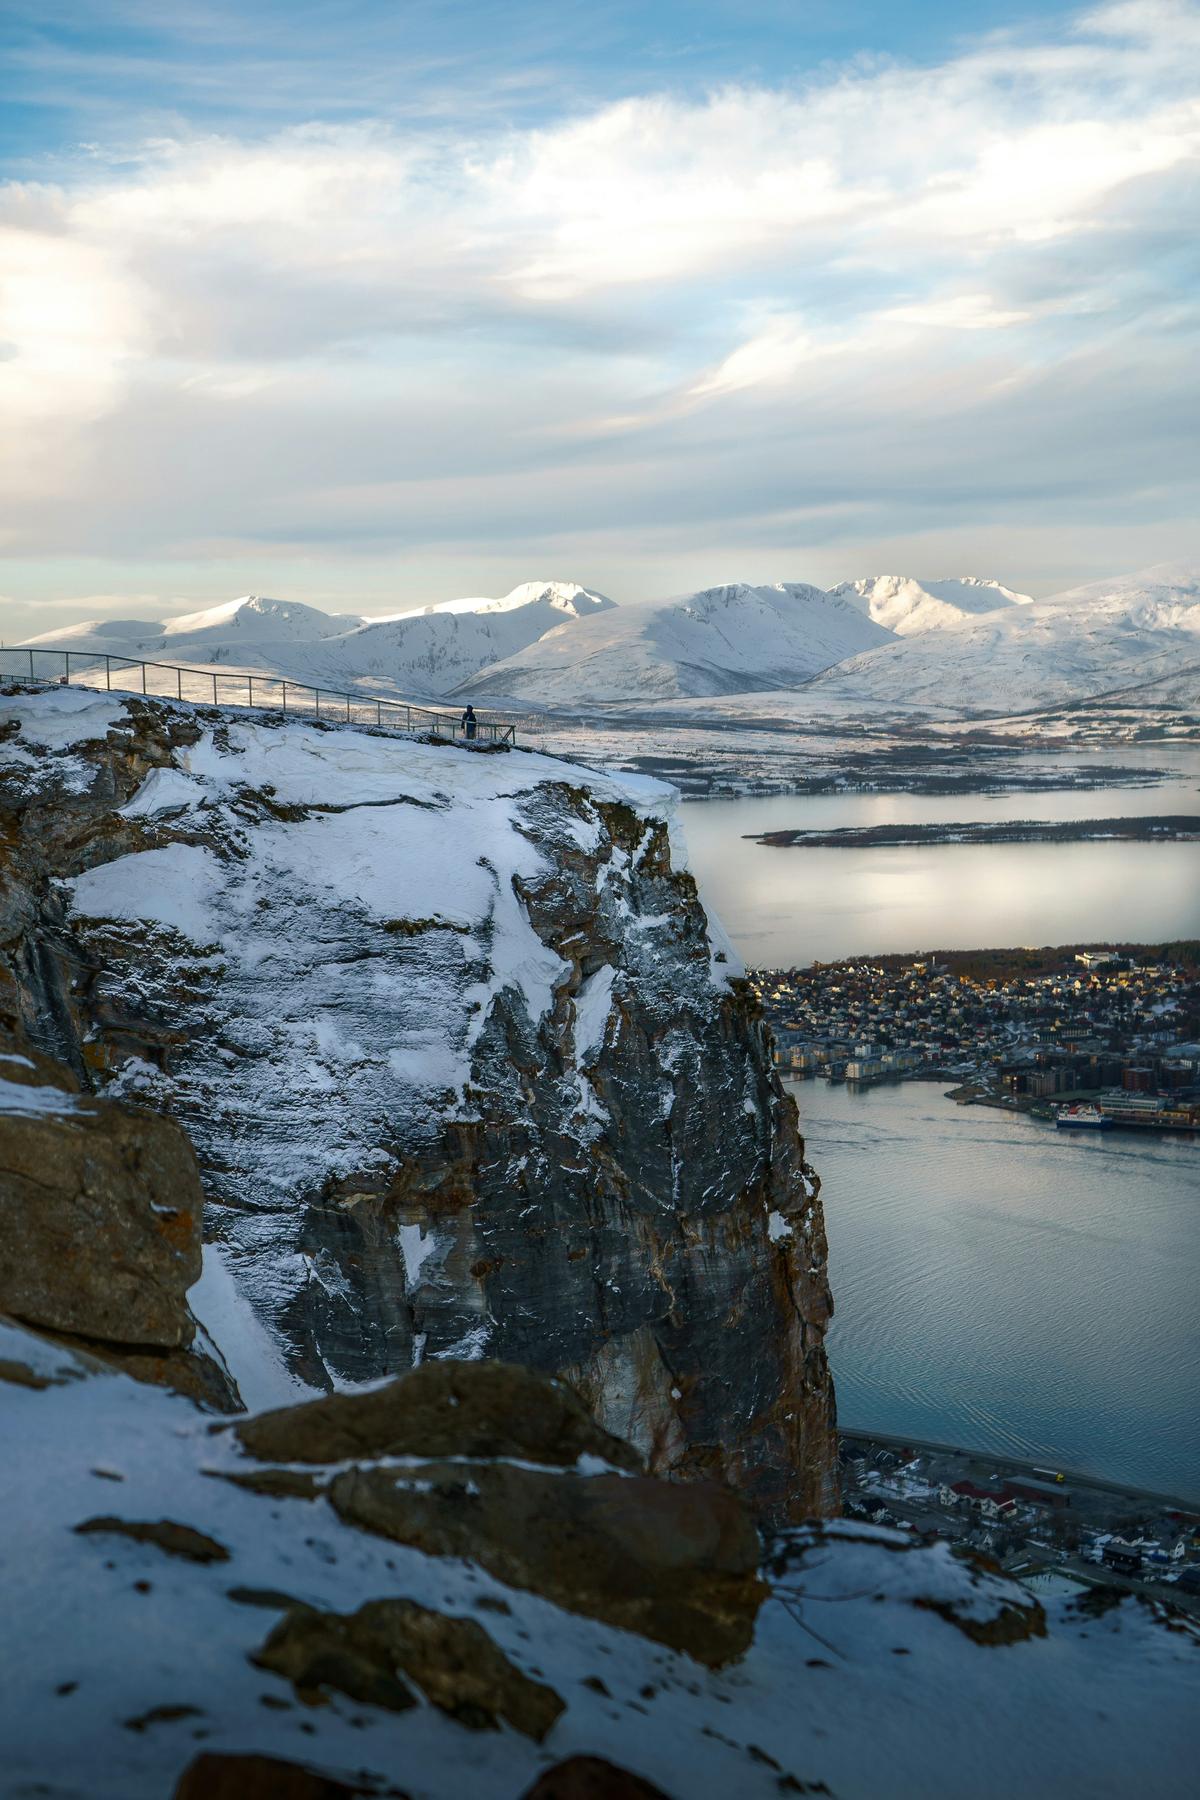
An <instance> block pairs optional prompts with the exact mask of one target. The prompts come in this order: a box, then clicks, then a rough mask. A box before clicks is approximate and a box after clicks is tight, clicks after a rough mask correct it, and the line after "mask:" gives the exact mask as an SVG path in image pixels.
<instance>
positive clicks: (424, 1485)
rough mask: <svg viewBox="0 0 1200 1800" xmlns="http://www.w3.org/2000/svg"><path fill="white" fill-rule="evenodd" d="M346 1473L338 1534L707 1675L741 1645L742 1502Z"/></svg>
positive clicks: (555, 1482) (748, 1552)
mask: <svg viewBox="0 0 1200 1800" xmlns="http://www.w3.org/2000/svg"><path fill="white" fill-rule="evenodd" d="M417 1473H418V1474H419V1479H418V1480H413V1479H411V1478H410V1477H409V1475H408V1474H407V1473H406V1472H404V1471H400V1470H395V1469H352V1470H349V1471H347V1472H346V1473H344V1474H342V1475H339V1476H338V1477H337V1478H336V1480H335V1481H334V1482H333V1484H332V1486H331V1488H330V1490H329V1491H330V1498H331V1500H332V1502H333V1505H334V1507H335V1508H336V1510H337V1511H338V1513H339V1514H340V1515H341V1517H342V1518H343V1519H345V1520H347V1521H348V1522H349V1523H350V1524H354V1525H359V1526H362V1527H365V1529H367V1530H368V1531H376V1532H379V1533H380V1534H381V1535H382V1536H384V1537H390V1538H394V1539H395V1540H396V1541H397V1542H398V1543H403V1544H411V1545H413V1546H414V1547H415V1548H417V1549H419V1550H422V1551H424V1552H425V1553H426V1554H427V1555H431V1556H465V1557H470V1558H472V1559H473V1560H474V1561H476V1562H478V1563H480V1564H481V1565H482V1567H483V1568H485V1569H487V1570H488V1572H489V1573H490V1574H492V1575H494V1576H496V1578H497V1579H498V1580H500V1581H504V1582H507V1583H508V1584H510V1585H511V1586H513V1587H518V1588H527V1589H529V1590H531V1591H532V1592H534V1593H537V1594H541V1595H543V1596H544V1597H545V1598H546V1599H548V1600H553V1601H554V1602H555V1603H556V1604H557V1605H559V1606H562V1607H565V1608H566V1609H567V1610H568V1611H570V1612H579V1613H585V1614H587V1615H588V1616H589V1617H591V1618H595V1619H601V1620H603V1621H604V1622H605V1623H606V1624H610V1625H619V1626H622V1627H624V1628H625V1629H626V1630H628V1631H636V1632H639V1633H641V1634H642V1636H644V1637H649V1638H654V1639H655V1640H657V1641H658V1642H659V1643H663V1644H668V1645H670V1646H671V1648H672V1649H675V1650H684V1651H686V1652H687V1653H688V1654H689V1655H690V1656H694V1657H695V1658H696V1659H697V1660H698V1661H700V1662H704V1663H708V1664H709V1665H710V1666H712V1667H719V1666H720V1665H721V1664H723V1663H727V1662H730V1661H731V1660H732V1659H733V1658H735V1657H737V1656H740V1655H741V1654H742V1653H743V1652H744V1651H745V1650H746V1649H747V1647H748V1645H749V1643H750V1640H751V1638H752V1637H753V1635H754V1621H755V1618H756V1616H757V1613H758V1609H759V1606H760V1604H761V1602H762V1600H763V1598H764V1596H765V1594H766V1591H767V1590H766V1588H765V1587H764V1586H763V1584H762V1583H761V1582H760V1581H759V1579H758V1575H757V1569H758V1561H759V1542H758V1535H757V1533H756V1531H755V1530H754V1527H753V1526H752V1524H751V1523H750V1518H749V1514H748V1512H747V1510H746V1507H745V1505H744V1504H743V1503H742V1501H741V1500H740V1499H739V1498H738V1496H737V1495H736V1494H734V1493H732V1492H731V1491H730V1490H729V1489H727V1488H722V1487H718V1486H716V1485H715V1484H713V1483H709V1482H686V1483H684V1482H664V1481H660V1480H657V1479H655V1478H653V1477H651V1476H636V1475H590V1476H581V1475H576V1474H566V1473H564V1474H551V1473H549V1472H546V1473H543V1472H541V1471H539V1470H536V1469H525V1468H516V1467H513V1466H512V1465H511V1464H506V1463H456V1464H445V1463H443V1464H436V1463H432V1464H424V1465H422V1466H421V1468H420V1470H419V1471H418V1472H417Z"/></svg>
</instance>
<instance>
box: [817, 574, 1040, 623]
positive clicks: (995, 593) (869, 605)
mask: <svg viewBox="0 0 1200 1800" xmlns="http://www.w3.org/2000/svg"><path fill="white" fill-rule="evenodd" d="M830 592H831V593H833V594H838V595H841V596H843V597H844V598H845V599H847V600H849V601H850V603H851V605H852V606H858V607H861V609H862V611H863V612H865V613H866V615H867V617H868V618H869V619H874V621H875V623H876V624H877V625H882V626H883V627H884V629H885V630H887V631H893V632H895V634H896V636H897V637H910V636H915V635H916V634H917V633H918V632H922V631H943V630H945V629H946V628H947V627H948V626H953V625H959V624H961V623H962V621H963V620H964V619H970V618H975V617H977V616H978V615H979V614H980V613H990V612H1000V611H1002V610H1003V609H1004V608H1005V607H1009V606H1029V605H1031V604H1032V600H1033V597H1032V595H1030V594H1017V593H1014V592H1013V590H1012V589H1011V588H1006V587H1003V586H1001V584H1000V582H998V581H985V580H980V578H979V577H978V576H976V575H964V576H961V577H959V578H958V579H956V580H952V581H923V580H920V581H919V580H917V579H916V578H915V577H914V576H912V575H868V576H866V577H864V578H863V579H862V580H860V581H843V582H841V583H840V584H839V585H838V586H837V587H835V588H831V589H830Z"/></svg>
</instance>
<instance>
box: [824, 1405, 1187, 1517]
mask: <svg viewBox="0 0 1200 1800" xmlns="http://www.w3.org/2000/svg"><path fill="white" fill-rule="evenodd" d="M837 1434H838V1438H839V1440H842V1441H845V1442H847V1443H851V1444H883V1445H886V1446H887V1447H888V1448H889V1449H892V1448H894V1449H897V1450H906V1449H907V1450H912V1451H914V1452H915V1453H916V1454H918V1455H922V1454H927V1455H932V1456H961V1457H964V1458H966V1459H967V1460H969V1461H971V1462H977V1463H990V1464H991V1465H992V1467H993V1468H995V1469H996V1470H997V1471H999V1472H1003V1471H1004V1470H1013V1471H1014V1472H1020V1473H1022V1474H1025V1475H1034V1474H1036V1472H1037V1470H1039V1469H1047V1468H1050V1467H1051V1463H1050V1462H1048V1461H1047V1462H1041V1463H1035V1462H1034V1461H1033V1459H1032V1458H1031V1457H1024V1456H1011V1455H1009V1454H1008V1453H1007V1452H1006V1451H999V1450H996V1451H993V1450H981V1449H971V1448H970V1447H969V1446H968V1445H965V1444H948V1443H942V1442H939V1441H938V1440H937V1439H936V1438H915V1437H909V1436H908V1435H907V1434H903V1433H896V1432H891V1431H860V1430H857V1429H856V1428H854V1427H853V1426H848V1425H840V1424H839V1425H838V1427H837ZM1055 1472H1056V1473H1061V1474H1062V1476H1063V1484H1062V1485H1063V1487H1064V1488H1073V1487H1078V1488H1088V1489H1089V1490H1091V1491H1092V1492H1094V1493H1100V1494H1112V1495H1114V1496H1115V1497H1116V1498H1117V1499H1120V1500H1131V1501H1134V1502H1135V1503H1137V1504H1139V1505H1140V1504H1142V1503H1144V1502H1147V1501H1148V1502H1150V1503H1151V1504H1152V1505H1156V1506H1161V1507H1162V1508H1163V1509H1164V1511H1170V1512H1183V1513H1187V1514H1188V1515H1193V1514H1194V1515H1200V1495H1197V1497H1196V1498H1195V1499H1192V1500H1187V1499H1184V1498H1182V1497H1181V1496H1180V1495H1178V1494H1164V1493H1162V1492H1161V1491H1160V1490H1159V1489H1157V1488H1140V1487H1130V1486H1127V1485H1125V1484H1124V1483H1122V1482H1114V1481H1106V1480H1104V1479H1103V1477H1101V1476H1099V1475H1085V1474H1083V1473H1082V1472H1081V1471H1079V1470H1077V1469H1069V1468H1066V1467H1065V1466H1064V1467H1062V1468H1061V1469H1060V1468H1058V1467H1057V1465H1055ZM1043 1479H1045V1477H1043Z"/></svg>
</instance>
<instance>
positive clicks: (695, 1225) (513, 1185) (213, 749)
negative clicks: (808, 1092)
mask: <svg viewBox="0 0 1200 1800" xmlns="http://www.w3.org/2000/svg"><path fill="white" fill-rule="evenodd" d="M0 729H3V730H5V731H6V732H7V734H8V736H7V741H6V742H4V743H3V744H0V813H2V818H3V823H4V827H5V829H4V834H3V839H2V840H0V867H2V873H3V876H4V881H5V891H4V899H3V902H2V903H0V964H2V966H3V968H4V969H6V970H7V971H8V972H9V975H10V977H11V979H10V981H9V982H8V985H7V989H6V990H5V989H0V1009H5V1008H6V1009H7V1011H8V1013H9V1015H10V1017H11V1018H13V1019H14V1021H16V1022H19V1023H20V1024H22V1025H23V1026H24V1028H25V1031H26V1034H27V1036H28V1037H29V1038H30V1039H31V1040H33V1041H35V1042H37V1044H38V1045H39V1046H40V1047H41V1048H42V1049H44V1050H46V1051H47V1052H48V1053H50V1054H52V1055H55V1056H57V1057H58V1058H59V1059H60V1060H62V1061H64V1062H66V1063H67V1064H69V1065H70V1066H71V1067H72V1068H73V1070H74V1072H75V1074H76V1076H77V1077H78V1078H79V1080H80V1082H81V1083H82V1084H83V1085H84V1086H86V1087H91V1088H93V1089H96V1090H99V1091H102V1092H104V1093H105V1094H108V1095H110V1096H120V1097H123V1098H125V1099H132V1100H135V1101H136V1102H137V1103H138V1104H139V1105H140V1106H142V1107H149V1108H153V1109H155V1110H158V1111H161V1112H165V1113H167V1114H169V1115H171V1116H173V1117H174V1118H175V1119H177V1120H178V1121H179V1122H181V1123H182V1124H183V1125H184V1126H185V1127H186V1128H187V1130H188V1132H189V1134H190V1136H191V1138H192V1140H193V1142H194V1144H195V1147H196V1151H197V1154H198V1156H199V1160H200V1165H201V1172H202V1176H203V1181H204V1185H205V1190H206V1194H207V1230H208V1233H209V1234H210V1235H211V1236H213V1237H215V1238H216V1239H217V1241H218V1242H219V1244H220V1245H221V1249H222V1254H223V1256H224V1257H225V1259H226V1261H227V1264H228V1266H230V1267H231V1268H232V1271H233V1273H234V1276H235V1279H236V1281H237V1283H238V1284H239V1286H240V1288H241V1289H242V1291H243V1292H244V1293H246V1294H248V1295H249V1296H250V1298H251V1300H252V1302H253V1304H254V1305H255V1307H256V1309H257V1310H258V1312H259V1314H260V1316H261V1317H262V1318H263V1319H264V1320H265V1321H266V1322H267V1323H268V1325H269V1326H270V1328H271V1329H272V1330H273V1331H274V1332H275V1333H276V1335H277V1337H278V1339H279V1341H280V1343H281V1345H282V1346H283V1353H284V1355H285V1357H286V1360H287V1362H288V1364H289V1366H290V1367H291V1369H292V1370H293V1371H294V1373H295V1374H296V1375H298V1376H299V1377H301V1378H302V1379H304V1380H306V1381H307V1382H309V1383H310V1384H311V1385H313V1386H314V1387H318V1388H324V1387H329V1386H330V1385H332V1384H336V1383H338V1382H342V1381H361V1380H364V1379H368V1378H373V1377H378V1376H381V1375H387V1374H391V1373H395V1372H398V1371H401V1370H404V1369H407V1368H409V1367H411V1366H413V1365H414V1364H416V1363H419V1362H421V1361H422V1360H423V1359H424V1360H430V1359H435V1358H438V1357H444V1356H451V1357H464V1356H466V1357H469V1356H472V1355H486V1356H489V1357H493V1356H494V1357H499V1358H505V1359H508V1360H510V1361H513V1362H518V1363H525V1364H529V1365H532V1366H535V1367H538V1368H541V1369H547V1370H552V1371H555V1372H558V1373H561V1374H563V1375H565V1376H567V1377H568V1378H569V1379H570V1380H571V1382H572V1383H573V1384H574V1385H575V1386H576V1387H577V1388H578V1390H579V1392H580V1394H581V1395H582V1397H583V1399H584V1401H585V1402H586V1404H587V1405H588V1406H589V1407H590V1408H592V1409H593V1410H594V1411H595V1413H596V1414H597V1417H598V1418H599V1420H600V1423H601V1424H602V1425H603V1426H604V1427H605V1428H606V1429H607V1430H609V1431H610V1432H613V1433H615V1434H616V1435H618V1436H620V1437H623V1438H627V1439H630V1440H631V1441H632V1442H633V1443H634V1444H635V1445H636V1447H637V1448H638V1450H639V1451H640V1452H641V1453H642V1455H644V1456H645V1457H646V1459H647V1461H648V1464H649V1466H650V1468H652V1469H653V1470H656V1471H670V1472H673V1473H675V1474H679V1475H684V1476H689V1477H700V1476H715V1477H720V1478H724V1479H728V1480H729V1481H731V1482H733V1483H734V1484H735V1485H736V1486H737V1487H739V1488H740V1489H742V1490H743V1491H744V1492H747V1493H749V1494H751V1495H752V1496H753V1497H754V1499H755V1501H756V1503H757V1505H758V1506H759V1507H760V1508H761V1509H762V1510H763V1511H764V1512H765V1513H768V1514H771V1515H774V1516H788V1515H791V1516H799V1515H801V1514H804V1513H810V1512H814V1511H829V1510H832V1509H833V1508H835V1506H836V1483H835V1463H834V1450H833V1434H832V1424H833V1402H832V1391H831V1386H830V1382H829V1376H828V1371H827V1367H826V1363H825V1357H824V1351H823V1344H822V1340H823V1332H824V1328H825V1325H826V1322H827V1319H828V1316H829V1312H830V1304H831V1303H830V1298H829V1290H828V1284H827V1278H826V1252H825V1241H824V1233H823V1227H822V1221H821V1212H820V1204H819V1200H818V1198H817V1184H816V1180H815V1177H813V1176H812V1174H811V1171H809V1170H807V1168H806V1166H805V1164H804V1161H803V1146H802V1144H801V1141H800V1139H799V1137H798V1134H797V1130H796V1120H795V1111H794V1107H793V1105H792V1103H791V1101H790V1099H789V1098H787V1097H786V1096H785V1095H784V1094H783V1092H782V1090H781V1088H780V1085H779V1083H778V1080H777V1079H776V1076H775V1074H774V1071H773V1069H772V1066H771V1059H770V1053H769V1045H768V1041H767V1038H766V1034H765V1030H764V1026H763V1024H762V1021H761V1018H760V1016H759V1014H758V1011H757V1007H756V1004H755V1002H754V1000H753V997H752V995H751V994H750V993H749V991H748V989H747V987H746V985H745V984H744V982H743V981H742V980H741V979H740V976H739V972H738V969H737V965H736V960H735V959H734V958H733V955H732V952H731V951H730V950H729V948H728V946H727V945H726V944H725V943H724V941H723V940H722V939H721V937H720V935H719V933H718V932H717V931H716V929H715V927H712V926H711V925H710V923H709V921H708V920H706V918H705V915H704V912H703V909H702V907H701V905H700V902H699V899H698V896H697V893H696V889H695V885H694V883H693V881H692V879H691V877H690V876H689V875H688V874H687V873H686V872H685V871H681V870H679V869H677V868H676V867H675V866H674V865H673V863H672V858H671V850H670V841H669V832H668V825H667V823H666V819H665V815H664V806H665V805H666V803H667V801H668V799H669V796H668V793H667V791H666V790H664V789H662V788H659V787H657V786H656V785H655V784H652V783H642V784H640V785H639V784H638V782H637V781H636V780H635V779H633V778H629V779H628V780H626V779H621V780H617V779H610V778H608V777H605V776H600V775H595V774H591V773H589V772H587V771H584V770H581V769H578V768H576V767H573V766H572V765H570V764H565V763H559V762H555V761H553V760H552V759H549V758H545V757H540V756H534V755H529V754H525V753H523V752H519V751H518V752H512V753H500V754H494V755H487V754H482V753H471V752H468V751H466V750H464V749H461V748H459V749H455V748H451V747H448V746H444V745H440V746H439V745H434V744H428V745H426V744H418V743H413V742H411V741H402V740H395V739H389V738H386V737H384V736H379V735H375V734H370V733H368V732H365V731H354V730H350V729H346V728H343V729H339V728H330V729H317V728H314V727H312V726H306V725H300V724H288V725H287V726H281V725H279V724H278V722H277V721H272V720H270V719H269V718H266V717H260V718H257V719H243V720H239V719H236V718H232V719H231V718H230V717H229V716H227V715H217V714H205V713H203V712H199V711H195V710H193V709H191V708H188V707H178V706H172V705H169V704H167V703H163V702H155V701H141V700H124V701H118V700H116V699H115V698H114V699H109V698H107V697H104V696H89V695H84V694H81V693H80V692H78V691H65V692H62V693H50V694H41V695H20V694H16V695H12V696H10V697H9V698H8V699H0Z"/></svg>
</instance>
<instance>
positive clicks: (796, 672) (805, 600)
mask: <svg viewBox="0 0 1200 1800" xmlns="http://www.w3.org/2000/svg"><path fill="white" fill-rule="evenodd" d="M891 641H892V634H891V633H890V632H888V631H886V630H885V629H884V628H883V627H882V626H880V625H877V624H875V622H874V621H873V620H872V619H869V618H866V617H865V616H864V614H863V612H862V611H861V609H860V608H858V607H856V606H853V605H851V603H850V601H849V600H847V599H845V598H844V597H842V596H840V595H833V594H827V593H826V592H825V591H824V589H822V588H816V587H810V586H808V585H807V584H806V583H804V582H788V581H782V582H778V583H777V584H775V585H773V586H770V587H752V586H750V585H748V584H747V583H745V582H731V583H728V584H727V585H725V586H723V587H712V588H704V589H702V590H701V591H700V592H698V593H693V594H683V595H676V596H673V597H672V598H671V599H668V600H661V601H658V602H656V603H653V604H648V605H643V606H635V607H622V608H619V609H617V611H616V612H614V613H611V614H605V615H603V616H601V617H594V618H591V619H589V620H586V621H585V622H584V623H583V624H582V625H579V626H572V627H566V626H560V627H559V628H558V630H556V631H552V632H550V633H549V634H548V635H547V636H545V637H543V638H539V639H538V640H537V642H536V643H534V644H531V645H530V646H529V647H528V648H526V649H524V650H522V651H520V652H519V653H518V654H517V655H515V656H510V657H509V658H508V659H507V660H506V661H504V662H497V663H494V664H493V665H492V666H490V667H489V668H486V669H484V670H482V671H481V672H480V673H479V674H477V675H474V676H473V677H471V679H470V680H468V681H465V682H464V683H463V685H462V686H461V688H460V689H459V690H458V691H459V692H460V693H461V694H494V695H506V696H510V697H513V698H520V699H523V700H531V701H535V702H537V703H539V704H544V705H548V706H553V705H563V704H571V703H573V702H575V701H580V700H582V701H588V702H591V703H604V702H607V701H616V700H670V699H680V698H685V697H701V696H705V695H714V694H733V693H743V692H748V691H752V690H755V689H763V688H790V687H796V686H799V685H800V684H801V683H803V682H805V681H808V680H809V679H810V678H811V677H812V676H813V675H815V674H816V673H817V672H818V671H819V670H821V669H827V668H829V667H830V665H831V664H833V663H838V662H841V661H842V660H843V658H845V657H847V656H853V655H855V654H856V652H859V651H864V650H870V649H873V648H875V647H876V646H878V645H882V644H887V643H889V642H891Z"/></svg>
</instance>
